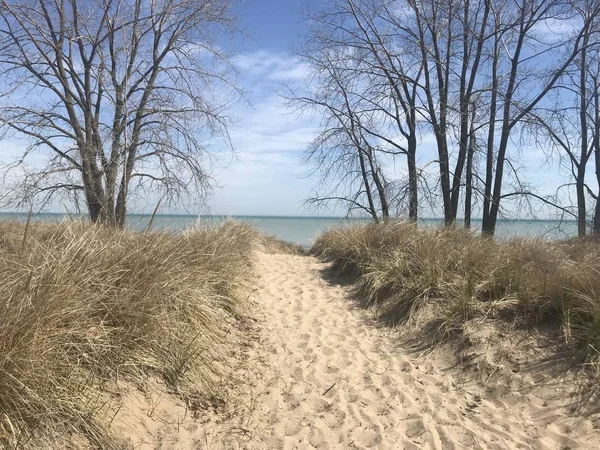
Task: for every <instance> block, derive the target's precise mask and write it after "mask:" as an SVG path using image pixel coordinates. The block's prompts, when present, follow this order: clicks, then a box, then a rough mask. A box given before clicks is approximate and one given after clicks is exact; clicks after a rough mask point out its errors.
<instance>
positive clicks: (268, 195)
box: [3, 0, 561, 216]
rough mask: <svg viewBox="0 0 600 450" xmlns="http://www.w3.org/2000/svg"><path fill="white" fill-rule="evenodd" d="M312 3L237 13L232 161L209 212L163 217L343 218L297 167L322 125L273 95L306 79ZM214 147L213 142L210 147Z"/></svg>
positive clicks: (9, 151) (534, 151)
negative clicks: (311, 203) (321, 203)
mask: <svg viewBox="0 0 600 450" xmlns="http://www.w3.org/2000/svg"><path fill="white" fill-rule="evenodd" d="M311 3H312V4H313V5H314V6H316V7H318V6H322V4H323V3H322V2H321V1H318V0H246V1H244V2H242V3H241V4H240V5H238V6H237V7H236V13H237V15H238V16H239V19H240V26H241V28H242V29H243V31H244V35H245V37H244V38H243V39H236V42H234V47H232V48H231V51H232V52H233V54H234V56H233V57H232V59H233V62H234V63H235V64H236V65H237V66H238V68H239V77H238V80H237V82H238V85H239V86H240V87H241V88H242V89H244V90H245V91H246V92H247V98H248V103H244V102H238V103H237V104H236V105H235V106H234V107H233V109H232V111H231V114H232V115H233V116H234V117H235V118H236V119H237V120H236V122H235V124H234V125H233V126H232V127H231V129H230V133H231V138H232V142H233V145H234V147H235V156H233V157H232V154H231V152H230V151H228V150H223V151H221V152H219V153H218V161H217V164H216V165H215V167H214V172H213V175H214V178H215V189H214V191H213V193H212V195H211V196H210V197H209V199H208V204H207V205H206V207H198V206H192V207H190V208H188V209H186V210H184V209H176V210H175V209H173V210H170V209H168V208H166V207H163V208H162V211H161V213H170V212H179V213H186V212H189V213H192V214H196V213H213V214H225V215H323V216H328V215H339V214H343V211H341V210H340V211H335V210H319V211H315V210H309V209H306V208H305V207H304V206H303V203H304V201H305V200H306V199H307V198H308V197H309V196H310V194H311V192H312V191H313V189H314V188H315V186H316V184H317V181H318V180H317V178H316V177H311V176H309V171H308V168H307V167H305V166H303V165H302V164H301V161H302V156H303V154H304V151H305V149H306V148H307V146H308V144H309V143H310V142H311V140H312V139H313V138H314V137H315V136H316V134H317V133H318V124H319V121H318V119H315V118H312V117H308V116H299V115H298V114H297V113H294V112H293V111H291V110H290V109H289V108H287V107H286V106H285V105H284V100H283V99H282V98H281V97H280V96H279V94H278V92H279V91H281V90H282V85H283V83H301V82H303V81H304V80H305V79H306V77H307V75H308V73H309V68H308V67H307V66H306V65H304V64H303V63H302V62H301V61H299V60H298V59H297V58H295V57H294V56H293V52H292V48H293V47H294V45H296V44H297V43H298V41H299V40H300V38H301V36H302V35H303V34H304V33H305V31H306V24H305V22H304V20H303V17H304V12H305V10H306V8H307V7H309V6H310V5H311ZM3 146H4V148H3V154H4V155H9V156H10V155H18V154H19V153H21V152H22V151H23V149H24V146H25V143H24V142H18V141H12V142H6V141H5V142H4V143H3ZM218 147H219V144H216V143H215V149H216V148H218ZM526 152H527V153H526V154H527V157H526V160H527V165H528V166H529V167H530V168H535V170H529V171H528V172H527V173H526V174H525V177H526V179H527V180H528V181H530V182H531V183H532V184H533V185H535V186H537V187H540V188H541V191H543V192H548V193H551V192H553V191H554V189H555V188H556V187H557V186H558V185H559V184H560V182H561V178H560V177H558V176H557V175H556V167H550V166H548V165H545V166H544V165H543V164H542V162H543V161H544V159H545V155H544V153H543V152H542V151H541V149H539V148H535V147H532V148H529V149H527V150H526ZM419 153H420V156H419V162H418V163H419V165H420V166H421V167H423V166H428V167H429V168H430V170H432V171H435V170H436V169H437V166H436V165H435V164H430V165H428V163H430V162H431V161H432V160H434V159H435V146H434V141H433V139H431V136H423V137H422V139H421V142H420V149H419ZM34 162H35V161H34ZM402 164H403V162H402ZM402 164H401V166H402ZM540 167H541V169H540ZM157 201H158V199H157V198H156V197H155V196H154V195H149V196H148V198H145V199H141V200H140V201H136V203H135V204H134V205H131V208H130V210H131V211H132V212H149V211H152V209H153V208H154V206H155V205H156V202H157ZM50 210H51V211H55V212H63V211H64V207H63V203H62V202H58V203H56V204H53V205H52V206H51V207H50ZM423 213H424V215H426V216H431V215H437V214H435V213H431V212H428V211H423Z"/></svg>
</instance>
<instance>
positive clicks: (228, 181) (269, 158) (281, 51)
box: [208, 0, 333, 215]
mask: <svg viewBox="0 0 600 450" xmlns="http://www.w3.org/2000/svg"><path fill="white" fill-rule="evenodd" d="M306 5H307V1H306V0H286V1H277V0H249V1H247V2H244V3H243V4H241V5H240V6H239V7H238V11H237V12H238V15H239V17H240V22H241V26H242V28H243V29H244V31H245V33H246V38H245V39H244V40H243V42H242V43H241V44H240V49H238V53H237V55H236V56H235V57H234V62H235V63H236V64H237V65H238V67H239V69H240V78H239V84H240V86H241V87H242V88H244V89H245V90H246V91H248V99H249V101H250V103H251V105H249V106H244V105H240V106H239V107H237V108H236V110H235V111H234V114H235V115H236V116H237V117H238V119H239V122H237V123H236V124H235V125H234V127H233V128H232V129H231V135H232V139H233V145H234V146H235V149H236V158H235V159H234V160H233V161H231V158H229V157H228V155H223V158H222V159H223V162H225V161H226V162H229V161H231V163H230V164H227V165H226V166H223V167H222V168H221V169H219V170H217V171H216V173H215V176H216V180H217V184H218V185H219V187H217V188H216V189H215V191H214V193H213V195H212V196H211V198H210V199H209V205H208V206H209V208H210V212H212V213H215V214H237V215H300V214H311V215H314V214H315V211H307V210H306V209H305V208H304V207H303V202H304V200H306V198H307V197H308V196H309V194H310V191H311V189H312V188H313V187H314V186H315V183H316V181H317V180H316V179H315V178H312V177H309V176H308V170H307V168H306V167H304V166H302V165H301V159H302V154H303V152H304V150H305V149H306V147H307V145H308V143H309V142H310V141H311V140H312V138H313V137H314V136H315V134H316V132H317V122H316V121H315V120H313V119H311V118H309V117H299V116H298V114H296V113H294V112H292V111H290V110H289V109H288V108H287V107H286V106H285V105H284V101H283V99H282V98H281V97H280V96H279V94H278V91H280V90H281V86H282V83H286V82H294V81H301V80H303V79H304V77H305V76H306V74H307V68H306V67H305V66H304V65H303V64H301V63H300V62H299V61H297V60H296V58H294V57H293V55H292V51H291V50H292V47H293V46H294V45H295V43H296V42H297V41H298V39H299V38H300V36H301V35H302V33H303V31H304V28H305V24H304V22H303V19H302V18H303V10H304V8H305V7H306ZM318 213H319V214H321V215H331V214H332V213H333V211H326V210H325V211H320V212H318Z"/></svg>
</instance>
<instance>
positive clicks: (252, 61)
mask: <svg viewBox="0 0 600 450" xmlns="http://www.w3.org/2000/svg"><path fill="white" fill-rule="evenodd" d="M233 62H234V63H235V64H236V65H237V66H238V67H239V69H240V70H241V71H242V73H244V74H245V76H250V77H260V78H262V79H267V80H270V81H289V80H304V79H305V78H306V77H307V76H308V75H309V73H310V67H309V66H308V65H307V64H305V63H303V62H302V61H300V60H299V59H298V58H296V57H295V56H292V55H289V54H285V53H279V52H269V51H266V50H258V51H255V52H251V53H243V54H239V55H237V56H235V57H234V58H233Z"/></svg>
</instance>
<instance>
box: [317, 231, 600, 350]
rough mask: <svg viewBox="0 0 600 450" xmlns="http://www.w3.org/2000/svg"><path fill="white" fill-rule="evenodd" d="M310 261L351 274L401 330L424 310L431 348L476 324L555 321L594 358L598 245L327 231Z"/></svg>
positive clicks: (598, 325) (599, 309) (599, 302)
mask: <svg viewBox="0 0 600 450" xmlns="http://www.w3.org/2000/svg"><path fill="white" fill-rule="evenodd" d="M311 252H312V253H313V254H316V255H318V256H320V257H321V258H323V259H325V260H328V261H332V262H333V263H334V265H333V267H334V270H337V271H338V272H341V273H345V274H349V275H351V276H352V277H353V281H354V283H355V286H356V288H357V291H358V293H359V295H358V298H360V299H362V301H363V302H364V304H365V305H366V306H368V307H373V308H375V309H376V310H377V312H378V314H379V315H380V317H382V318H383V317H384V318H385V319H386V320H388V321H391V322H392V323H393V324H401V323H406V322H409V321H411V320H412V321H414V320H415V318H416V317H418V316H419V313H420V312H423V311H424V310H427V311H428V318H429V320H430V321H431V323H433V324H435V330H436V332H437V336H438V339H440V340H444V339H447V338H449V337H451V336H456V334H457V333H458V334H460V332H461V331H462V330H463V326H464V324H465V323H466V322H467V321H469V320H471V319H474V318H480V317H498V318H502V317H504V318H510V320H511V321H514V320H521V321H522V322H525V323H526V324H528V326H531V325H533V324H536V323H542V322H548V321H557V322H558V323H559V324H560V326H561V328H562V331H563V334H564V338H565V341H566V343H568V344H570V345H573V346H575V347H577V348H579V349H583V350H584V351H586V352H587V353H588V354H589V356H590V357H592V358H595V359H597V357H598V351H597V350H600V241H598V240H595V239H588V240H576V239H574V240H568V241H560V242H551V241H545V240H542V239H525V238H513V239H509V240H505V241H500V240H493V239H484V238H481V237H479V236H477V235H475V234H473V233H470V232H468V231H465V230H463V229H443V228H425V229H420V228H417V227H416V226H415V225H414V224H411V223H405V222H389V223H385V224H380V225H377V224H360V225H354V226H348V227H343V228H339V229H333V230H331V231H328V232H325V233H324V234H322V235H321V236H320V237H318V239H317V240H316V242H315V244H314V246H313V248H312V249H311Z"/></svg>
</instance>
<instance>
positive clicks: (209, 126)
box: [0, 0, 239, 225]
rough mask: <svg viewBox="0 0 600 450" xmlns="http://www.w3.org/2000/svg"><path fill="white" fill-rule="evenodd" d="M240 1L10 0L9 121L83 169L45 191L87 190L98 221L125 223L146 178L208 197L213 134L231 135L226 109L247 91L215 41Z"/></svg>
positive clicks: (5, 13) (2, 64)
mask: <svg viewBox="0 0 600 450" xmlns="http://www.w3.org/2000/svg"><path fill="white" fill-rule="evenodd" d="M230 7H231V3H230V1H229V0H201V1H195V0H194V1H192V0H177V1H175V0H169V1H165V2H150V3H147V2H143V1H141V0H106V1H104V0H102V1H101V0H93V1H91V2H81V1H79V0H68V1H65V2H56V1H53V0H26V1H24V2H21V1H19V2H16V1H9V0H4V1H1V2H0V70H1V73H2V74H3V75H4V76H5V78H6V79H7V83H8V84H7V91H6V92H5V93H4V97H3V102H2V104H0V125H1V126H2V127H3V128H4V131H5V133H8V134H10V133H11V132H12V133H15V134H18V135H24V136H27V137H28V138H29V139H30V140H31V142H32V146H31V149H32V150H33V149H46V150H50V151H51V152H52V153H53V154H54V155H55V158H54V159H53V165H55V166H60V167H62V168H63V169H65V170H69V171H73V170H74V171H75V172H77V173H78V174H79V175H78V176H79V177H80V179H81V186H82V187H83V189H71V188H70V187H71V186H72V184H71V183H60V182H56V184H55V187H56V188H55V189H48V190H44V191H43V192H49V193H50V195H54V194H60V193H66V194H67V195H71V196H72V195H73V194H75V195H79V194H81V193H82V194H83V195H84V198H85V201H86V204H87V207H88V211H89V213H90V218H91V219H92V220H94V221H96V220H100V221H103V222H106V223H112V224H119V225H122V224H123V223H124V221H125V216H126V211H127V208H126V204H127V198H128V197H129V196H130V195H131V194H132V193H134V192H135V191H136V190H138V189H146V188H148V184H147V183H145V182H144V181H143V180H146V181H151V185H152V189H157V190H158V191H161V192H162V194H164V195H166V196H167V200H169V199H171V200H178V199H180V198H181V196H182V195H183V194H184V193H193V192H198V194H199V196H202V194H203V193H204V192H206V189H207V188H209V186H210V181H211V179H210V176H209V175H208V172H207V170H208V169H209V166H210V165H207V162H208V163H209V162H210V156H209V155H210V153H209V151H208V148H207V147H206V146H205V144H204V142H206V141H207V140H208V138H209V137H211V136H216V137H220V138H224V139H225V140H226V142H227V143H229V139H228V134H227V127H228V123H229V118H228V116H227V111H228V107H229V105H230V104H231V102H232V101H233V100H234V99H235V98H237V97H238V94H239V91H238V90H237V89H236V88H235V87H234V86H233V83H232V81H231V80H230V76H231V74H232V72H233V70H234V69H233V67H232V66H231V65H230V64H229V63H228V61H227V58H226V57H225V56H224V55H223V54H222V52H221V51H220V50H219V49H218V48H217V46H216V44H215V36H217V35H218V33H220V32H223V31H228V30H231V29H232V25H233V17H232V15H231V12H230ZM73 149H74V150H75V151H73ZM138 168H139V169H141V170H138ZM34 172H36V173H37V176H39V177H42V178H43V174H44V172H45V171H44V170H43V169H42V170H38V171H34ZM142 173H143V174H145V176H143V177H142V176H140V174H142ZM30 175H31V174H30ZM162 194H161V195H162ZM15 199H16V200H17V201H18V198H17V197H15Z"/></svg>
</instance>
